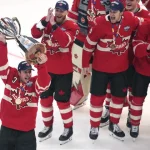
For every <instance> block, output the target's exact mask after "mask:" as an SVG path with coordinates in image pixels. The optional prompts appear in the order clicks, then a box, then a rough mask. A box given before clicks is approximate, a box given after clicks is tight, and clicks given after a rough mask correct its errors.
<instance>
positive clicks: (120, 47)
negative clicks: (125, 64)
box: [107, 35, 129, 56]
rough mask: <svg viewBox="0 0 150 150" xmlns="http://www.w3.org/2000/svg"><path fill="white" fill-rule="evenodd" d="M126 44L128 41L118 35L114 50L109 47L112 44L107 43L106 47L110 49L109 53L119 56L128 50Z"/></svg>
mask: <svg viewBox="0 0 150 150" xmlns="http://www.w3.org/2000/svg"><path fill="white" fill-rule="evenodd" d="M128 43H129V39H125V38H123V37H121V36H120V35H119V36H118V38H117V43H115V48H114V49H112V48H111V45H112V44H113V42H107V44H108V47H110V48H111V50H110V51H111V52H112V53H113V54H116V55H118V56H121V55H122V54H123V53H125V52H126V51H127V49H128Z"/></svg>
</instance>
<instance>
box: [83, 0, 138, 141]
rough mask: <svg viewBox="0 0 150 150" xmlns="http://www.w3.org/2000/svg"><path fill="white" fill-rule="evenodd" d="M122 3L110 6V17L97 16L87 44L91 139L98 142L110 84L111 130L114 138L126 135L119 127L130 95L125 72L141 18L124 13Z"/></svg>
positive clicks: (84, 54) (85, 54) (84, 65)
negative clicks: (89, 72)
mask: <svg viewBox="0 0 150 150" xmlns="http://www.w3.org/2000/svg"><path fill="white" fill-rule="evenodd" d="M123 10H124V7H123V4H122V3H121V2H119V1H114V2H112V3H111V6H110V12H109V15H106V16H104V17H98V18H97V20H96V22H97V25H96V26H95V27H93V28H92V29H91V30H90V32H89V34H88V36H87V38H86V41H85V44H84V50H83V56H82V65H83V69H84V72H85V73H88V71H89V60H90V58H91V55H92V53H94V58H93V63H92V82H91V91H90V92H91V101H90V104H91V107H90V123H91V130H90V134H89V136H90V138H91V139H94V140H95V139H97V137H98V133H99V125H100V121H101V116H102V109H103V102H104V99H105V95H106V88H107V84H108V82H110V85H111V93H112V102H111V104H110V123H109V130H110V132H111V134H112V135H113V136H115V137H116V138H118V139H120V140H123V138H124V137H125V133H124V132H123V131H122V130H121V129H120V127H119V126H118V123H119V119H120V116H121V112H122V108H123V103H124V99H125V96H126V92H127V80H126V70H127V68H128V46H129V39H130V36H131V34H132V31H134V30H135V29H136V28H137V26H138V24H139V19H138V18H137V17H135V16H134V15H133V14H132V13H130V12H123Z"/></svg>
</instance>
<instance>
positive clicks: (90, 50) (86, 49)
mask: <svg viewBox="0 0 150 150" xmlns="http://www.w3.org/2000/svg"><path fill="white" fill-rule="evenodd" d="M83 49H84V50H85V51H87V52H93V51H94V49H95V48H91V49H89V48H86V47H85V45H84V46H83Z"/></svg>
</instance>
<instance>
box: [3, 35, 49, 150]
mask: <svg viewBox="0 0 150 150" xmlns="http://www.w3.org/2000/svg"><path fill="white" fill-rule="evenodd" d="M0 51H1V55H0V60H1V61H0V77H1V79H2V81H3V82H4V84H5V89H4V96H3V98H2V100H1V122H2V125H1V129H0V150H10V149H11V150H24V149H26V150H36V137H35V131H34V128H35V123H36V114H37V107H38V99H39V94H40V93H41V92H44V91H45V90H47V89H48V87H49V85H50V80H51V78H50V76H49V75H48V73H47V67H46V64H45V62H46V61H47V56H46V55H45V54H41V55H40V56H39V58H38V59H37V61H38V63H39V64H38V65H37V66H36V67H37V70H38V76H35V77H31V71H32V70H33V69H32V67H31V65H29V64H28V63H27V62H26V61H22V62H20V63H19V65H18V70H17V69H16V68H12V67H10V66H9V65H8V58H7V44H6V40H5V36H4V35H2V34H0ZM43 75H44V77H43Z"/></svg>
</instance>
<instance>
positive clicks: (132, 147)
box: [0, 0, 150, 150]
mask: <svg viewBox="0 0 150 150" xmlns="http://www.w3.org/2000/svg"><path fill="white" fill-rule="evenodd" d="M56 1H57V0H0V17H10V18H12V17H17V18H18V19H19V21H20V23H21V27H22V32H21V33H22V35H28V36H30V35H31V34H30V29H31V27H32V26H33V24H34V23H36V22H38V21H39V20H40V19H41V18H42V17H43V16H45V15H46V14H47V10H48V8H49V7H54V6H55V2H56ZM67 1H68V2H69V4H70V7H71V4H72V0H67ZM8 49H9V55H8V57H9V65H10V66H13V67H17V64H18V63H19V62H20V61H21V60H23V57H22V55H21V53H20V52H21V51H20V48H19V47H18V46H17V44H16V42H15V41H14V40H11V41H8ZM0 53H2V51H1V52H0ZM34 74H36V72H34ZM3 88H4V84H3V83H2V81H1V80H0V99H1V98H2V96H3ZM54 105H55V102H54ZM8 111H9V110H8ZM18 113H19V112H18ZM73 117H74V135H73V139H72V141H71V142H69V143H67V144H65V145H59V141H58V138H59V136H60V134H62V132H63V123H62V120H61V118H60V114H59V110H58V108H57V107H56V105H55V109H54V130H53V133H52V137H51V138H50V139H48V140H46V141H44V142H42V143H40V142H38V138H37V150H63V149H67V150H94V149H98V150H149V149H150V91H149V93H148V96H147V98H146V100H145V103H144V110H143V117H142V121H141V126H140V135H139V138H138V139H137V140H136V142H133V141H132V139H131V137H130V136H129V133H128V130H127V128H126V125H125V124H126V119H127V108H124V110H123V113H122V116H121V120H120V127H121V128H122V129H123V130H124V131H125V134H126V137H125V141H124V142H121V141H118V140H116V139H114V138H112V137H110V136H109V131H108V129H107V127H105V128H103V129H100V131H99V138H98V139H97V141H96V142H95V143H94V144H93V143H92V141H91V140H90V139H89V130H90V122H89V99H88V101H87V104H86V105H85V106H84V107H82V108H80V109H77V110H75V111H73ZM42 129H43V122H42V116H41V112H40V105H39V111H38V115H37V125H36V129H35V130H36V135H37V134H38V132H39V131H40V130H42Z"/></svg>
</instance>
